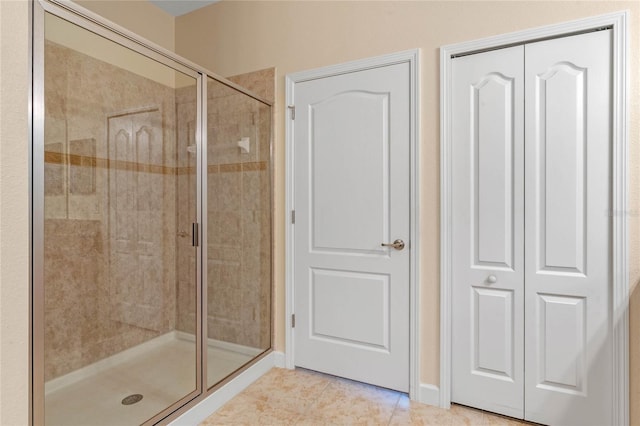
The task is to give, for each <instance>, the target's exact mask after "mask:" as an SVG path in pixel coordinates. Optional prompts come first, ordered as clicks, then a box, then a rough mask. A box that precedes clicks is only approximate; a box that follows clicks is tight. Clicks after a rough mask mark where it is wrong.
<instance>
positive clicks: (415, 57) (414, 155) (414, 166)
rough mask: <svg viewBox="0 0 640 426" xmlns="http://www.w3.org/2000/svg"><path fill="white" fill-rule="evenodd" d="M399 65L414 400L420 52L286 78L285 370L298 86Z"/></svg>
mask: <svg viewBox="0 0 640 426" xmlns="http://www.w3.org/2000/svg"><path fill="white" fill-rule="evenodd" d="M399 63H408V64H409V70H410V71H409V72H410V77H409V81H410V84H411V89H410V91H411V92H410V102H411V105H410V107H409V115H410V117H409V118H410V122H411V125H410V129H409V130H410V133H409V134H410V148H409V149H410V152H409V155H410V159H411V161H410V162H411V164H410V185H411V188H410V192H409V194H410V206H409V212H410V223H409V226H410V232H409V238H410V243H409V247H410V248H411V252H410V254H409V300H410V302H409V304H410V306H409V307H408V308H409V327H410V330H409V396H410V398H411V399H417V398H418V390H419V383H420V368H419V367H420V363H419V344H418V336H419V334H418V328H419V324H420V322H419V320H420V318H419V311H418V307H419V301H420V299H419V289H418V283H419V280H418V274H419V268H418V259H419V257H418V248H419V241H418V235H419V233H418V219H419V214H418V213H419V212H418V206H419V203H418V194H419V192H418V183H419V179H418V175H419V173H418V170H419V169H418V161H419V158H420V157H419V155H418V154H419V151H418V148H419V143H418V141H419V127H420V126H419V117H420V116H419V114H418V106H419V102H418V99H419V87H418V82H419V75H420V74H419V50H418V49H412V50H406V51H403V52H398V53H392V54H388V55H383V56H377V57H374V58H367V59H361V60H356V61H352V62H347V63H343V64H338V65H331V66H327V67H323V68H317V69H313V70H308V71H301V72H296V73H293V74H287V76H286V93H285V96H286V105H287V109H288V110H289V111H288V112H287V113H285V120H286V124H285V129H286V130H285V133H286V135H285V136H286V142H285V143H286V154H285V161H286V172H285V182H286V187H287V188H286V202H285V205H286V210H285V212H286V222H287V224H286V227H285V242H286V257H285V324H286V325H285V366H286V367H287V368H290V369H291V368H294V367H295V354H294V342H293V339H294V333H293V327H292V326H291V325H292V324H291V316H292V314H293V313H294V300H295V299H294V287H295V286H294V273H293V271H294V265H295V257H294V254H295V246H294V232H295V225H293V224H292V221H291V211H292V210H293V209H294V206H295V200H294V184H295V182H294V176H295V173H294V170H295V164H294V146H295V141H294V134H295V133H294V123H295V121H294V120H292V116H291V114H292V113H291V111H290V109H291V107H292V106H293V104H294V93H295V86H296V84H297V83H301V82H304V81H309V80H315V79H320V78H326V77H332V76H336V75H340V74H346V73H350V72H357V71H364V70H367V69H372V68H379V67H383V66H389V65H394V64H399ZM300 112H301V111H300Z"/></svg>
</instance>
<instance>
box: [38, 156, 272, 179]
mask: <svg viewBox="0 0 640 426" xmlns="http://www.w3.org/2000/svg"><path fill="white" fill-rule="evenodd" d="M44 162H45V163H48V164H60V165H64V164H70V165H72V166H80V167H96V168H101V169H116V170H126V171H132V172H141V173H153V174H163V175H188V174H195V173H196V168H195V167H193V166H189V167H169V166H163V165H157V164H145V163H136V162H133V161H122V160H110V159H108V158H98V157H90V156H85V155H76V154H62V153H60V152H52V151H45V152H44ZM267 169H268V162H267V161H252V162H248V163H229V164H210V165H209V166H207V173H209V174H214V173H230V172H242V171H244V172H253V171H260V170H267Z"/></svg>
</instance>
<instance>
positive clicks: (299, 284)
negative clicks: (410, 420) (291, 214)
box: [294, 63, 410, 392]
mask: <svg viewBox="0 0 640 426" xmlns="http://www.w3.org/2000/svg"><path fill="white" fill-rule="evenodd" d="M409 71H410V70H409V64H408V63H401V64H395V65H389V66H383V67H378V68H373V69H369V70H366V71H358V72H350V73H346V74H341V75H337V76H331V77H326V78H321V79H314V80H310V81H305V82H300V83H296V86H295V106H296V117H295V122H294V126H295V130H294V158H295V176H294V180H295V189H294V198H295V211H296V221H295V228H294V232H295V253H294V257H295V260H294V262H295V270H294V281H295V284H294V286H295V287H294V292H295V302H294V303H295V307H294V309H295V315H296V324H295V329H294V331H295V333H294V341H295V343H294V345H295V364H296V365H297V366H301V367H305V368H310V369H313V370H317V371H322V372H326V373H330V374H334V375H337V376H341V377H347V378H351V379H355V380H359V381H363V382H367V383H372V384H375V385H379V386H384V387H387V388H391V389H397V390H401V391H404V392H407V391H408V389H409V249H410V248H409V247H410V242H409V241H408V238H409V231H410V230H409V202H410V199H409V183H410V180H409V179H410V174H409V173H410V167H409V148H410V131H409V128H410V120H409V111H410V80H409V77H410V74H409ZM397 239H400V240H404V242H405V244H406V247H405V248H404V249H402V250H397V249H394V248H390V247H382V246H381V244H382V243H391V242H393V241H395V240H397Z"/></svg>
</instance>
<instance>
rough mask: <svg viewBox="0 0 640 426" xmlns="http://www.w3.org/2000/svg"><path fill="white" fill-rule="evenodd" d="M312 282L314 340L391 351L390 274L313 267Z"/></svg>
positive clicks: (312, 334) (312, 333) (311, 313)
mask: <svg viewBox="0 0 640 426" xmlns="http://www.w3.org/2000/svg"><path fill="white" fill-rule="evenodd" d="M309 282H310V283H311V289H310V292H309V294H310V295H311V301H310V306H311V309H310V312H309V315H310V317H311V318H310V322H311V327H310V332H311V339H328V340H331V341H333V342H334V343H336V344H342V345H356V346H358V347H360V348H361V349H363V350H378V351H379V350H382V351H389V320H390V318H389V290H390V289H389V275H388V274H372V273H363V272H353V271H339V270H327V269H316V268H313V269H312V270H311V277H310V280H309ZM354 312H357V313H358V314H357V315H356V316H354V315H353V313H354Z"/></svg>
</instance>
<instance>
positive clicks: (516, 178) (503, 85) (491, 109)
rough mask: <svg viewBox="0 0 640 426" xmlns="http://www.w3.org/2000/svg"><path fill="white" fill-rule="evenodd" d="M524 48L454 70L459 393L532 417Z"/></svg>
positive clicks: (455, 367)
mask: <svg viewBox="0 0 640 426" xmlns="http://www.w3.org/2000/svg"><path fill="white" fill-rule="evenodd" d="M523 52H524V48H523V47H522V46H517V47H512V48H508V49H502V50H497V51H493V52H487V53H483V54H477V55H470V56H465V57H461V58H456V59H455V60H453V61H452V64H453V65H452V74H453V82H454V85H453V87H452V90H453V92H452V93H453V96H452V108H453V111H454V117H455V118H454V126H452V132H453V133H452V177H453V179H452V203H453V206H452V207H453V208H452V212H453V215H454V217H453V224H454V226H453V241H452V252H453V256H452V268H451V270H452V283H453V288H452V296H453V306H452V335H453V342H454V343H453V351H452V374H453V377H452V390H451V392H452V394H451V399H452V401H454V402H458V403H461V404H465V405H471V406H474V407H478V408H482V409H486V410H490V411H494V412H497V413H502V414H506V415H509V416H513V417H519V418H522V417H523V413H524V411H523V410H524V407H523V402H524V399H523V388H524V374H523V373H524V371H523V369H524V359H523V350H524V340H523V332H524V324H523V321H524V311H523V308H524V307H523V300H524V294H523V291H524V263H523V248H524V242H523V220H524V213H523V207H524V195H523V187H524V183H523V178H524V173H523V166H524V162H523V132H524V127H523V116H524V104H523V95H524V93H523V90H524V81H523V80H524V79H523V73H524V63H523Z"/></svg>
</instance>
